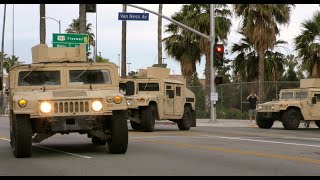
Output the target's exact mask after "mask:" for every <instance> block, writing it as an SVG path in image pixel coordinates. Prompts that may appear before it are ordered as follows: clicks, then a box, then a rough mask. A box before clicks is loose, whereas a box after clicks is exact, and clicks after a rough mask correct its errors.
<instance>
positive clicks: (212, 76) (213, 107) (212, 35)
mask: <svg viewBox="0 0 320 180" xmlns="http://www.w3.org/2000/svg"><path fill="white" fill-rule="evenodd" d="M214 40H215V27H214V6H213V4H210V38H209V41H210V62H211V65H210V83H211V98H212V95H213V94H214V93H215V92H216V90H215V88H216V87H215V84H214V79H215V69H214V65H213V64H214V58H213V45H214ZM211 98H210V99H211ZM210 115H211V119H210V122H211V123H212V122H213V123H216V122H217V121H216V102H215V101H213V100H212V99H211V113H210Z"/></svg>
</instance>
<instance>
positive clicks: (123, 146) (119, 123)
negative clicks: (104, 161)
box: [107, 111, 128, 154]
mask: <svg viewBox="0 0 320 180" xmlns="http://www.w3.org/2000/svg"><path fill="white" fill-rule="evenodd" d="M109 121H110V123H109V124H110V126H111V127H110V130H111V139H110V140H108V141H107V143H108V149H109V152H110V153H112V154H124V153H125V152H126V151H127V147H128V124H127V114H126V112H125V111H113V115H112V117H111V119H109Z"/></svg>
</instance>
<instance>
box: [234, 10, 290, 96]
mask: <svg viewBox="0 0 320 180" xmlns="http://www.w3.org/2000/svg"><path fill="white" fill-rule="evenodd" d="M233 6H234V11H235V14H236V16H238V17H242V19H243V20H242V27H241V30H242V31H243V33H244V35H245V36H246V37H247V38H248V40H249V42H250V44H252V45H253V47H254V49H255V50H256V51H257V53H258V57H259V75H258V80H259V82H262V81H264V77H265V75H264V73H265V63H264V61H265V54H266V51H267V50H268V49H273V47H274V46H275V44H276V36H277V35H278V34H279V28H278V26H279V25H285V24H288V23H289V20H290V14H291V5H288V4H235V5H233ZM262 89H263V87H262V86H259V92H262ZM260 96H261V95H260ZM262 96H263V94H262Z"/></svg>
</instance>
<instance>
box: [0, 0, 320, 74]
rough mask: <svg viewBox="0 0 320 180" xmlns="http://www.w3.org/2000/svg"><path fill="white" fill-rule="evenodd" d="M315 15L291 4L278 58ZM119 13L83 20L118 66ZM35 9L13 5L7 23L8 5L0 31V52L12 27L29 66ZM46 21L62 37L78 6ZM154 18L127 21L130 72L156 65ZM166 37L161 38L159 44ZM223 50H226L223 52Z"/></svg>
mask: <svg viewBox="0 0 320 180" xmlns="http://www.w3.org/2000/svg"><path fill="white" fill-rule="evenodd" d="M138 6H141V7H144V8H147V9H150V10H153V11H156V12H157V11H158V4H138ZM3 7H4V5H3V4H2V5H1V6H0V22H1V28H0V29H1V30H0V31H1V33H2V24H3ZM180 8H181V5H180V4H164V5H163V14H164V15H165V16H169V17H171V15H172V14H174V13H175V12H178V11H179V10H180ZM318 10H320V7H319V4H297V5H296V6H295V8H294V9H293V12H292V15H291V20H290V24H289V25H288V26H285V27H281V32H280V39H282V40H285V41H288V42H289V44H288V46H287V50H284V49H281V51H282V52H283V53H293V52H294V45H293V38H294V37H296V36H297V35H298V34H299V33H300V31H301V22H303V21H304V20H306V19H310V18H311V17H312V16H313V14H314V13H315V12H316V11H318ZM119 12H122V5H121V4H98V5H97V18H98V21H96V14H95V13H87V20H88V22H89V23H92V30H93V32H94V33H96V28H97V31H98V34H97V38H98V39H97V44H98V52H101V55H102V57H105V58H109V59H110V60H111V61H112V62H114V63H116V64H117V65H118V64H119V58H118V54H121V22H122V21H119V20H118V13H119ZM127 12H143V11H142V10H139V9H135V8H132V7H128V9H127ZM39 14H40V12H39V4H16V5H14V23H13V5H12V4H8V5H7V18H6V27H5V43H4V45H5V47H4V51H5V53H6V54H8V55H12V53H13V26H14V54H15V55H16V56H18V57H19V60H20V61H23V62H25V63H31V60H32V54H31V47H33V46H35V45H37V44H38V43H39V41H40V40H39V29H40V28H39ZM46 16H47V17H52V18H55V19H57V20H60V21H61V31H62V32H65V30H66V29H67V28H68V26H69V24H70V23H71V22H72V19H76V18H78V16H79V5H78V4H47V5H46ZM239 22H240V19H237V18H232V23H233V26H232V29H231V32H230V34H229V37H228V45H229V46H230V45H232V43H237V42H239V39H240V38H241V36H240V35H239V34H238V33H237V32H236V31H237V29H238V26H239ZM157 23H158V18H157V16H155V15H153V14H150V15H149V21H127V62H128V63H131V65H130V71H131V70H134V71H135V70H137V69H140V68H146V67H148V66H152V64H154V63H157V61H158V59H157V54H158V47H157V38H158V37H157ZM168 23H170V22H169V21H168V20H166V19H163V31H164V30H165V27H164V26H165V25H167V24H168ZM46 26H47V35H46V42H47V44H48V46H49V47H52V44H51V42H52V33H58V32H59V25H58V23H57V22H56V21H54V20H50V19H47V21H46ZM167 36H168V34H165V33H164V34H163V38H164V37H167ZM229 46H228V47H229ZM163 57H165V58H166V59H165V60H164V63H167V64H168V67H169V68H171V74H180V65H179V64H178V63H176V62H175V61H174V60H173V59H170V58H169V57H167V55H166V53H165V52H164V47H163ZM204 64H205V60H204V59H203V60H202V61H201V64H199V65H198V66H197V71H198V74H199V76H200V77H201V78H203V77H204V76H203V70H204Z"/></svg>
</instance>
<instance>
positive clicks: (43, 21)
mask: <svg viewBox="0 0 320 180" xmlns="http://www.w3.org/2000/svg"><path fill="white" fill-rule="evenodd" d="M42 17H46V5H45V4H40V44H45V43H46V19H45V18H42Z"/></svg>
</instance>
